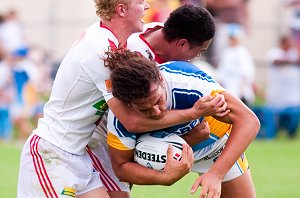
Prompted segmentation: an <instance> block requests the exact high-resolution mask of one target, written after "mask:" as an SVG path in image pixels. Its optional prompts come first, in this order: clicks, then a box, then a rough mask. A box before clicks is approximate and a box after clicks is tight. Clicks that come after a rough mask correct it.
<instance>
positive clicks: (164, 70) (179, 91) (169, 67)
mask: <svg viewBox="0 0 300 198" xmlns="http://www.w3.org/2000/svg"><path fill="white" fill-rule="evenodd" d="M159 68H160V71H161V74H162V76H163V78H164V83H165V89H166V92H167V108H168V109H187V108H191V107H193V105H194V104H195V102H196V101H198V99H199V98H201V97H203V96H205V95H210V94H211V95H213V94H214V93H216V92H222V91H224V88H223V87H221V86H220V84H218V83H217V82H216V81H214V80H213V79H212V78H211V77H210V76H208V75H207V74H206V73H205V72H203V71H202V70H200V69H199V68H198V67H197V66H195V65H192V64H190V63H188V62H182V61H172V62H167V63H164V64H161V65H159ZM203 119H205V120H206V121H207V122H208V123H209V127H210V130H211V135H210V138H209V139H208V140H206V141H204V142H201V143H199V144H198V145H196V146H195V147H193V150H199V149H202V148H204V147H206V146H208V145H210V144H212V143H213V142H215V141H217V140H218V139H220V138H221V137H223V136H224V135H225V134H226V133H228V132H230V130H231V125H229V124H226V123H223V122H220V121H218V120H216V119H214V118H213V117H205V118H203V117H201V118H199V119H197V120H193V121H192V122H189V123H185V124H180V125H176V126H172V127H169V128H166V129H163V130H164V131H168V132H171V133H176V134H178V135H183V134H185V133H187V132H189V131H190V130H191V129H193V128H194V127H195V126H196V125H197V124H199V123H200V122H201V121H202V120H203ZM141 124H142V123H141ZM137 135H138V134H135V133H131V132H128V131H127V130H126V129H125V127H124V126H123V125H122V124H121V123H120V122H119V121H118V119H117V118H116V117H115V116H114V115H113V113H112V112H111V111H110V112H109V114H108V138H107V143H108V144H109V145H110V146H111V147H114V148H116V149H119V150H130V149H133V148H134V147H135V142H136V139H137Z"/></svg>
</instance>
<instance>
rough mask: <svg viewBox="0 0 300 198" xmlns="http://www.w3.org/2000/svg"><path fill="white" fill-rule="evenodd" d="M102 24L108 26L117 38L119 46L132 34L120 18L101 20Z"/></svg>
mask: <svg viewBox="0 0 300 198" xmlns="http://www.w3.org/2000/svg"><path fill="white" fill-rule="evenodd" d="M102 23H103V25H105V26H106V27H108V28H109V29H110V30H111V31H112V33H113V34H114V35H115V37H116V38H117V39H118V41H119V44H120V46H122V45H124V44H125V43H126V41H127V39H128V37H129V36H130V35H131V34H132V32H130V31H129V30H128V28H126V27H125V25H124V23H122V21H120V20H114V19H112V20H110V21H107V20H102Z"/></svg>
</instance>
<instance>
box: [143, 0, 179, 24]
mask: <svg viewBox="0 0 300 198" xmlns="http://www.w3.org/2000/svg"><path fill="white" fill-rule="evenodd" d="M148 2H149V4H150V9H149V10H148V12H147V15H146V16H145V17H144V20H145V22H165V21H166V20H167V18H168V16H169V14H170V13H171V12H172V11H173V10H174V9H176V8H177V7H179V6H180V2H179V0H149V1H148Z"/></svg>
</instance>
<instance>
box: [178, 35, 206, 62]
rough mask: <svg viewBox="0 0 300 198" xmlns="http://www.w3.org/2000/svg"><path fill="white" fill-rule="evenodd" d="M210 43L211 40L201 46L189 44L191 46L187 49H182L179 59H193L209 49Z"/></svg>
mask: <svg viewBox="0 0 300 198" xmlns="http://www.w3.org/2000/svg"><path fill="white" fill-rule="evenodd" d="M210 43H211V40H208V41H205V42H203V44H202V45H200V46H191V45H190V44H189V48H188V49H186V50H182V53H181V54H179V55H178V56H179V57H181V58H180V59H178V60H184V61H188V60H191V59H193V58H196V57H198V56H201V53H203V52H205V51H206V50H207V48H208V47H209V45H210Z"/></svg>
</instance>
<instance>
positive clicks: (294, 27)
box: [283, 0, 300, 50]
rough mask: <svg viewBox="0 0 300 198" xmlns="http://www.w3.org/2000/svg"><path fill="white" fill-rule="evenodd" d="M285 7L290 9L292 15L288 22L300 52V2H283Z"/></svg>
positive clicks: (297, 0)
mask: <svg viewBox="0 0 300 198" xmlns="http://www.w3.org/2000/svg"><path fill="white" fill-rule="evenodd" d="M283 3H284V5H285V6H286V7H287V8H289V10H290V15H289V19H288V21H287V23H288V26H289V28H290V32H291V35H292V38H293V40H294V41H295V42H296V43H297V45H296V47H297V48H298V50H300V0H283Z"/></svg>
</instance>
